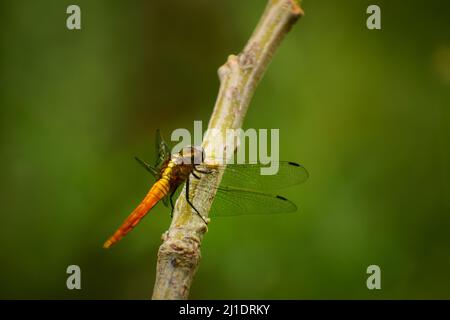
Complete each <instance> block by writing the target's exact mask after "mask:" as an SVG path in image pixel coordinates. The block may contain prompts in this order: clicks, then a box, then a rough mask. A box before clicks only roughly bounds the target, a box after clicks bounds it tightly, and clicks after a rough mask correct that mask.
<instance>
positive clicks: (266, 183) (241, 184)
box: [206, 161, 308, 191]
mask: <svg viewBox="0 0 450 320" xmlns="http://www.w3.org/2000/svg"><path fill="white" fill-rule="evenodd" d="M272 165H277V166H278V172H277V173H276V174H274V175H262V174H261V169H263V168H268V166H267V165H263V164H261V163H253V164H228V165H226V167H224V166H222V165H216V166H215V165H212V166H210V165H206V168H208V169H212V171H213V174H214V172H218V170H219V169H224V170H225V172H224V174H223V177H222V182H221V186H231V187H234V188H243V189H252V190H261V191H270V190H277V189H281V188H284V187H289V186H293V185H296V184H300V183H302V182H304V181H305V180H306V179H307V178H308V171H306V169H305V168H304V167H303V166H302V165H300V164H297V163H295V162H289V161H280V162H277V163H273V164H272Z"/></svg>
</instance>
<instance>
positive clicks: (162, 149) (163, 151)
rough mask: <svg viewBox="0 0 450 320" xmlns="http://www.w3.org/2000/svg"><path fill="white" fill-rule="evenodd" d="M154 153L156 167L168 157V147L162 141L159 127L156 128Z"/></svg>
mask: <svg viewBox="0 0 450 320" xmlns="http://www.w3.org/2000/svg"><path fill="white" fill-rule="evenodd" d="M155 147H156V150H155V154H156V161H155V167H158V166H159V165H161V163H163V162H164V161H165V160H167V159H169V158H170V149H169V146H168V145H167V143H166V142H165V141H164V139H163V137H162V134H161V131H160V130H159V129H157V130H156V141H155Z"/></svg>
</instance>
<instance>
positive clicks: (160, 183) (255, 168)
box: [103, 130, 309, 249]
mask: <svg viewBox="0 0 450 320" xmlns="http://www.w3.org/2000/svg"><path fill="white" fill-rule="evenodd" d="M155 145H156V155H157V159H156V161H155V165H154V166H152V165H150V164H149V163H147V162H145V161H143V160H141V159H140V158H138V157H135V159H136V160H137V161H138V162H139V163H140V164H141V165H142V166H143V167H144V168H145V169H146V170H147V171H149V172H150V173H151V174H152V175H153V177H154V178H155V180H156V181H155V182H154V183H153V185H152V186H151V188H150V190H149V191H148V193H147V194H146V196H145V197H144V199H143V200H142V201H141V203H140V204H139V205H138V206H137V207H136V208H135V209H134V210H133V211H132V212H131V214H130V215H129V216H128V217H127V218H126V219H125V221H124V222H123V223H122V224H121V225H120V227H119V228H118V229H117V231H116V232H115V233H114V234H113V235H112V236H111V237H110V238H109V239H108V240H107V241H106V242H105V243H104V245H103V247H104V248H106V249H107V248H110V247H111V246H113V245H114V244H116V243H117V242H118V241H119V240H121V239H122V238H123V237H124V236H125V235H126V234H128V233H129V232H130V231H131V230H132V229H133V228H134V227H135V226H136V225H137V224H138V223H139V222H140V221H141V220H142V218H144V217H145V216H146V215H147V213H148V212H149V211H150V210H151V209H152V208H153V207H154V206H155V205H156V204H157V203H159V202H160V201H162V202H163V203H164V205H166V206H169V205H170V207H171V209H172V213H173V210H174V203H173V199H174V197H175V196H176V195H177V194H179V192H180V190H182V187H183V185H184V183H185V184H186V187H185V188H184V190H185V197H186V201H187V203H188V205H189V206H190V207H191V208H192V210H193V213H195V214H197V215H198V216H199V217H200V218H201V219H202V220H203V221H204V222H205V223H207V222H206V220H205V219H204V217H203V215H202V214H201V213H200V212H199V211H198V210H197V209H196V207H195V206H194V204H193V203H192V201H191V196H190V186H191V184H192V179H200V178H201V176H202V175H209V174H219V173H220V172H221V171H223V176H222V180H221V183H220V184H219V186H218V187H216V188H215V190H214V191H216V192H215V197H214V200H213V203H212V206H211V209H210V213H211V215H212V216H231V215H241V214H275V213H287V212H294V211H296V210H297V206H296V205H295V204H294V203H293V202H291V201H290V200H288V199H286V198H285V197H283V196H280V195H277V194H273V193H269V191H273V190H277V189H280V188H284V187H288V186H293V185H296V184H300V183H302V182H304V181H305V180H306V179H307V178H308V176H309V174H308V171H307V170H306V169H305V168H304V167H303V166H302V165H300V164H298V163H295V162H290V161H280V162H279V163H278V167H279V170H278V172H277V174H275V175H261V174H260V172H261V171H260V169H261V168H263V167H265V166H266V165H264V164H262V163H259V162H258V163H244V164H220V163H213V164H212V163H206V162H205V153H204V150H203V149H202V148H201V147H198V146H188V147H184V148H183V149H181V150H180V152H178V153H175V154H171V153H170V149H169V147H168V145H167V143H166V142H165V141H164V139H163V138H162V135H161V132H160V131H159V130H157V132H156V143H155ZM201 192H206V193H208V194H210V193H211V188H201V187H200V185H199V184H197V188H196V190H195V193H196V194H198V193H201ZM172 213H171V216H172Z"/></svg>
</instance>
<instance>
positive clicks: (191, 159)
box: [171, 146, 205, 165]
mask: <svg viewBox="0 0 450 320" xmlns="http://www.w3.org/2000/svg"><path fill="white" fill-rule="evenodd" d="M204 159H205V152H204V151H203V148H202V147H198V146H188V147H184V148H183V149H181V151H180V152H178V153H176V154H173V155H172V157H171V160H172V161H173V162H174V163H175V164H176V165H199V164H202V163H203V161H204Z"/></svg>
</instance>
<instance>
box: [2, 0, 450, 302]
mask: <svg viewBox="0 0 450 320" xmlns="http://www.w3.org/2000/svg"><path fill="white" fill-rule="evenodd" d="M74 3H75V2H72V1H70V2H69V1H51V0H46V1H39V3H37V2H35V1H25V0H14V1H12V0H10V1H5V0H2V1H1V2H0V35H1V36H0V41H1V42H0V49H1V50H0V112H1V117H0V121H1V127H0V130H1V131H0V132H1V135H0V139H1V158H0V168H1V182H0V200H1V209H0V210H1V222H0V237H1V238H0V298H59V299H72V298H81V299H94V298H98V299H109V298H115V299H119V298H124V299H145V298H148V297H150V296H151V291H152V288H153V281H154V275H155V266H156V254H157V250H158V247H159V245H160V236H161V234H162V233H163V232H164V231H165V230H166V229H167V227H168V225H169V223H170V217H169V211H168V210H167V209H166V208H165V207H164V206H162V205H160V206H158V207H157V208H156V209H155V210H154V212H153V213H152V214H150V215H149V216H147V218H146V219H145V220H144V221H143V222H142V223H141V224H140V225H139V227H138V228H137V229H136V230H135V231H134V232H132V233H130V234H129V235H128V236H127V237H126V238H125V239H124V240H123V241H122V242H121V243H119V245H117V246H116V247H114V248H113V249H112V250H108V251H107V250H103V249H102V244H103V242H104V240H105V239H106V238H107V237H108V236H109V235H110V234H111V233H112V232H113V231H114V230H115V228H116V227H117V226H118V224H119V223H120V222H122V220H123V219H124V218H125V217H126V216H127V215H128V214H129V212H130V211H131V210H132V209H133V208H134V207H135V206H136V204H137V203H138V202H139V201H140V200H141V198H142V197H143V196H144V194H145V193H146V192H147V190H148V188H149V186H150V183H151V179H150V176H149V175H148V174H147V173H146V172H145V171H144V170H143V169H142V168H141V167H140V166H139V165H138V164H137V163H135V161H134V160H133V156H134V155H139V156H141V157H143V158H145V159H153V158H154V154H153V148H154V146H153V141H154V134H155V129H156V128H161V129H162V131H163V132H164V133H166V136H168V135H169V134H170V132H171V131H172V130H174V129H176V128H188V129H192V128H193V121H194V120H203V121H207V120H208V119H209V117H210V115H211V112H212V106H213V104H214V101H215V97H216V95H217V91H218V86H219V81H218V78H217V73H216V71H217V68H218V67H219V66H220V65H222V64H223V63H224V62H225V60H226V57H227V56H228V55H229V54H231V53H238V52H239V51H240V50H241V49H242V48H243V46H244V45H245V42H246V40H247V39H248V37H249V36H250V34H251V32H252V30H253V28H254V26H255V25H256V22H257V21H258V19H259V16H260V15H261V13H262V11H263V9H264V7H265V4H266V1H263V0H252V1H237V0H233V1H206V0H192V1H185V0H174V1H171V2H170V5H169V4H168V3H167V2H165V1H143V0H142V1H128V2H127V1H105V0H103V1H87V0H78V1H76V4H78V5H79V6H80V7H81V12H82V30H81V31H69V30H67V29H66V18H67V14H66V8H67V6H68V5H70V4H74ZM375 3H376V4H378V5H379V6H380V7H381V10H382V30H378V31H377V30H374V31H371V30H368V29H367V28H366V18H367V14H366V8H367V6H368V5H369V4H375ZM303 8H304V10H305V13H306V15H305V16H304V17H303V18H302V19H301V20H300V21H299V22H298V24H297V25H296V26H295V28H294V29H293V30H292V31H291V33H290V34H289V35H288V36H287V37H286V39H285V41H284V42H283V43H282V45H281V47H280V49H279V51H278V52H277V54H276V55H275V57H274V60H273V62H272V64H271V66H270V68H269V69H268V72H267V73H266V75H265V77H264V78H263V80H262V82H261V84H260V86H259V87H258V90H257V91H256V94H255V97H254V99H253V100H252V102H251V105H250V109H249V112H248V115H247V118H246V121H245V128H280V142H281V146H280V148H281V149H280V150H281V159H284V160H290V161H296V162H300V163H302V164H304V165H305V166H306V167H307V168H308V170H309V172H310V174H311V177H310V179H309V180H308V182H307V183H305V184H304V185H302V186H298V187H294V188H290V189H287V190H283V192H281V194H283V195H285V196H286V197H288V198H290V199H292V200H293V201H294V202H296V203H297V204H298V205H299V207H300V211H299V213H297V214H286V215H277V216H242V217H233V218H222V219H214V220H213V221H212V223H211V224H210V226H209V232H208V233H207V234H206V236H205V238H204V241H203V245H202V261H201V264H200V268H199V270H198V273H197V275H196V278H195V280H194V283H193V286H192V289H191V295H190V297H191V298H194V299H195V298H197V299H218V298H230V299H240V298H264V299H265V298H270V299H282V298H286V299H316V298H362V299H379V298H388V299H399V298H450V273H449V270H450V252H449V248H450V217H449V212H450V184H449V179H450V171H449V167H448V165H449V163H450V142H449V141H450V112H449V107H450V103H449V102H450V90H449V88H450V21H449V20H448V12H449V10H450V2H444V1H427V2H423V1H380V0H377V1H360V0H359V1H356V0H354V1H346V2H345V3H343V2H338V1H331V0H328V1H304V3H303ZM70 264H77V265H79V266H80V267H81V270H82V290H79V291H77V290H73V291H69V290H67V288H66V278H67V276H68V275H67V274H66V268H67V266H68V265H70ZM371 264H376V265H379V266H380V267H381V272H382V280H381V286H382V289H381V290H378V291H377V290H374V291H370V290H368V289H367V287H366V279H367V276H368V275H367V274H366V268H367V266H369V265H371Z"/></svg>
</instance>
